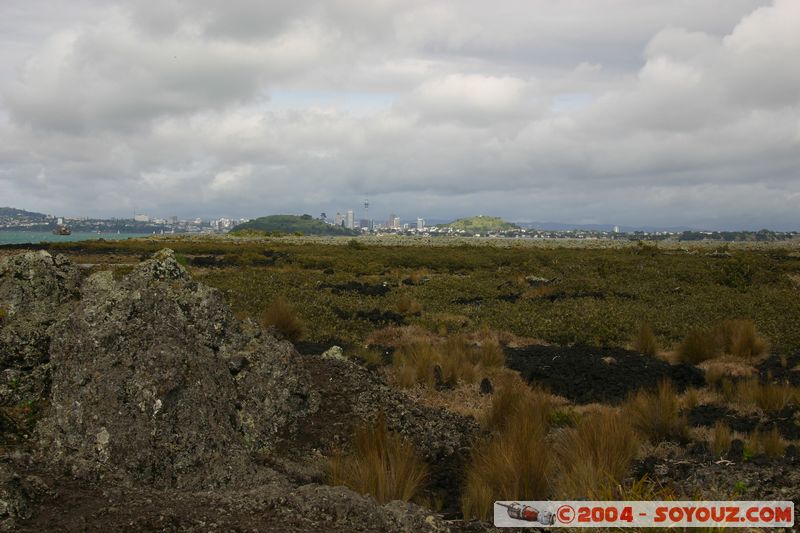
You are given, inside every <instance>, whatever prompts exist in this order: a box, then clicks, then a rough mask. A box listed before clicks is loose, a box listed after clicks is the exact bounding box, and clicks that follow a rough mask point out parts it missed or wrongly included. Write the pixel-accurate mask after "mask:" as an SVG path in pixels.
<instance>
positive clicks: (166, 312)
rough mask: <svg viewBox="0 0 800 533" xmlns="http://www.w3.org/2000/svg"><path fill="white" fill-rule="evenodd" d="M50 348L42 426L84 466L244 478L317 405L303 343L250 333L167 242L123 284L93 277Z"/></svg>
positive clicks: (147, 475) (56, 455)
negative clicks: (255, 455) (301, 367)
mask: <svg viewBox="0 0 800 533" xmlns="http://www.w3.org/2000/svg"><path fill="white" fill-rule="evenodd" d="M51 353H52V363H51V364H52V396H51V403H52V406H51V409H50V411H49V413H48V415H47V416H46V418H45V419H44V420H43V421H42V422H41V423H40V424H39V426H38V428H37V430H38V432H39V435H40V439H41V441H42V443H43V444H44V446H45V448H46V449H47V450H48V453H47V457H48V458H49V459H58V460H63V461H65V462H67V463H69V464H72V465H73V466H76V467H77V468H79V469H80V470H82V469H84V468H85V469H88V470H89V471H94V470H107V469H112V470H119V471H122V472H124V473H125V474H127V475H130V476H131V477H132V478H134V479H136V480H138V481H141V482H146V483H153V484H156V485H167V486H172V485H174V486H178V487H207V486H221V485H226V484H229V483H232V482H236V483H239V484H241V483H242V482H243V481H246V478H247V477H248V476H249V475H252V474H253V472H252V470H253V468H252V465H251V461H250V459H249V453H250V452H251V451H253V450H262V449H269V447H270V445H271V444H272V443H273V441H274V438H275V436H276V435H277V433H278V432H279V431H285V429H286V427H287V426H290V425H291V422H292V421H293V420H294V419H295V418H296V417H297V416H299V415H301V414H304V413H305V412H307V411H309V410H313V409H314V401H315V400H314V398H313V395H312V393H311V391H309V389H308V387H307V384H306V383H305V377H304V376H303V375H302V374H301V373H299V372H298V370H297V368H298V365H296V364H295V363H294V360H295V359H296V358H298V356H297V354H296V353H295V352H294V350H293V348H292V346H291V345H290V344H289V343H285V342H279V341H277V340H275V339H274V338H273V337H271V336H266V335H247V334H245V333H243V332H241V331H240V330H239V326H238V323H237V322H236V321H235V320H234V319H233V317H232V315H231V313H230V311H229V309H228V308H227V307H226V305H225V304H224V302H223V299H222V298H221V296H220V295H219V293H218V292H217V291H216V290H215V289H211V288H208V287H206V286H204V285H201V284H198V283H195V282H193V281H192V280H191V279H190V278H189V276H188V274H187V273H186V271H185V270H184V269H183V268H182V267H181V266H180V265H179V264H178V263H177V261H176V260H175V258H174V256H173V255H172V252H171V251H168V250H167V251H162V252H159V253H158V254H156V256H155V257H154V258H153V259H151V260H149V261H146V262H144V263H142V264H141V265H139V266H138V267H137V268H136V269H134V270H133V271H132V272H131V273H130V274H129V275H128V276H126V277H125V278H124V279H123V280H122V281H120V282H116V281H114V279H113V278H112V276H111V273H110V272H100V273H97V274H95V275H93V276H91V277H90V278H89V279H88V280H87V281H86V283H85V284H84V286H83V289H82V299H81V302H80V304H78V305H77V306H76V308H75V310H74V311H73V313H72V314H71V315H70V317H69V319H68V320H67V322H66V323H65V324H64V325H63V331H61V332H60V334H59V335H58V336H56V337H55V339H54V340H53V345H52V348H51ZM242 359H244V360H245V361H246V362H245V361H243V360H242ZM231 366H233V368H235V369H238V372H235V375H233V374H234V373H232V372H231Z"/></svg>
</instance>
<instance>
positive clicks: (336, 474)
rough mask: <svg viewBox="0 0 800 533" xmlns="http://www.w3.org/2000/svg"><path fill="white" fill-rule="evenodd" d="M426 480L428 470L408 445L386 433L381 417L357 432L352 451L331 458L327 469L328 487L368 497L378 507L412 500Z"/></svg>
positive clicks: (393, 435)
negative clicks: (378, 504) (373, 499)
mask: <svg viewBox="0 0 800 533" xmlns="http://www.w3.org/2000/svg"><path fill="white" fill-rule="evenodd" d="M427 478H428V466H427V465H426V464H425V462H424V461H422V459H420V458H419V456H418V455H417V454H416V452H415V450H414V447H413V446H412V445H411V444H410V443H409V442H408V441H406V440H404V439H402V438H401V437H400V436H398V435H396V434H394V433H392V432H390V431H389V430H388V429H387V426H386V421H385V419H384V418H383V417H379V418H378V420H377V421H376V422H375V423H373V424H367V425H364V426H361V427H360V428H358V430H357V431H356V434H355V438H354V440H353V451H352V452H351V453H349V454H343V453H341V452H339V453H335V454H333V456H332V457H331V459H330V462H329V468H328V482H329V483H330V484H331V485H345V486H347V487H350V488H351V489H353V490H354V491H356V492H359V493H361V494H370V495H372V496H373V497H374V498H375V499H376V500H378V501H379V502H380V503H387V502H389V501H392V500H404V501H410V500H412V499H414V498H415V497H417V496H419V493H420V491H421V490H422V488H423V487H424V484H425V481H426V480H427Z"/></svg>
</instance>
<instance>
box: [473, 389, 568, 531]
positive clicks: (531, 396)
mask: <svg viewBox="0 0 800 533" xmlns="http://www.w3.org/2000/svg"><path fill="white" fill-rule="evenodd" d="M522 387H525V389H523V388H522ZM550 410H551V404H550V401H549V399H548V395H547V394H546V393H543V392H541V391H532V390H531V389H529V388H528V387H527V385H525V384H524V383H521V382H517V383H515V382H513V381H509V382H508V383H506V384H505V386H504V387H503V388H502V389H500V390H499V391H498V392H497V393H496V394H495V398H494V401H493V402H492V407H491V409H490V414H489V416H488V417H487V420H486V421H485V423H486V425H487V427H489V428H490V429H492V430H493V435H492V436H491V437H490V438H488V439H485V440H483V441H481V442H479V443H478V444H477V445H476V446H475V448H474V449H473V451H472V458H471V459H472V460H471V463H470V465H469V467H468V468H467V473H466V481H465V484H464V490H463V493H462V499H461V507H462V512H463V513H464V516H465V517H468V518H469V517H478V518H480V519H482V520H486V519H488V518H489V516H490V515H491V513H492V507H493V502H494V501H495V500H506V499H518V500H537V499H544V498H546V497H547V495H548V494H549V493H550V479H551V475H550V474H551V472H552V469H553V455H552V453H551V451H550V446H549V445H548V443H547V441H546V437H547V430H548V420H549V416H550Z"/></svg>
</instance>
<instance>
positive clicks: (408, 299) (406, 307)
mask: <svg viewBox="0 0 800 533" xmlns="http://www.w3.org/2000/svg"><path fill="white" fill-rule="evenodd" d="M397 312H398V313H400V314H401V315H419V314H421V313H422V304H420V303H419V302H418V301H416V300H415V299H414V298H413V297H412V296H411V295H410V294H403V295H402V296H400V299H399V300H398V301H397Z"/></svg>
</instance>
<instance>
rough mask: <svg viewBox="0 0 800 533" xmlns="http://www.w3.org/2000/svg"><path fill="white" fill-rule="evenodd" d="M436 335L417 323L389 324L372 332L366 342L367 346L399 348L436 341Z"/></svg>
mask: <svg viewBox="0 0 800 533" xmlns="http://www.w3.org/2000/svg"><path fill="white" fill-rule="evenodd" d="M435 337H436V336H435V335H434V334H433V333H431V332H430V331H428V330H427V329H424V328H421V327H420V326H417V325H411V326H387V327H385V328H382V329H378V330H375V331H373V332H372V333H370V334H369V335H368V336H367V338H366V340H365V344H366V345H367V346H387V347H391V348H398V347H400V346H404V345H410V344H415V343H424V342H428V343H431V342H434V340H435Z"/></svg>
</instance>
